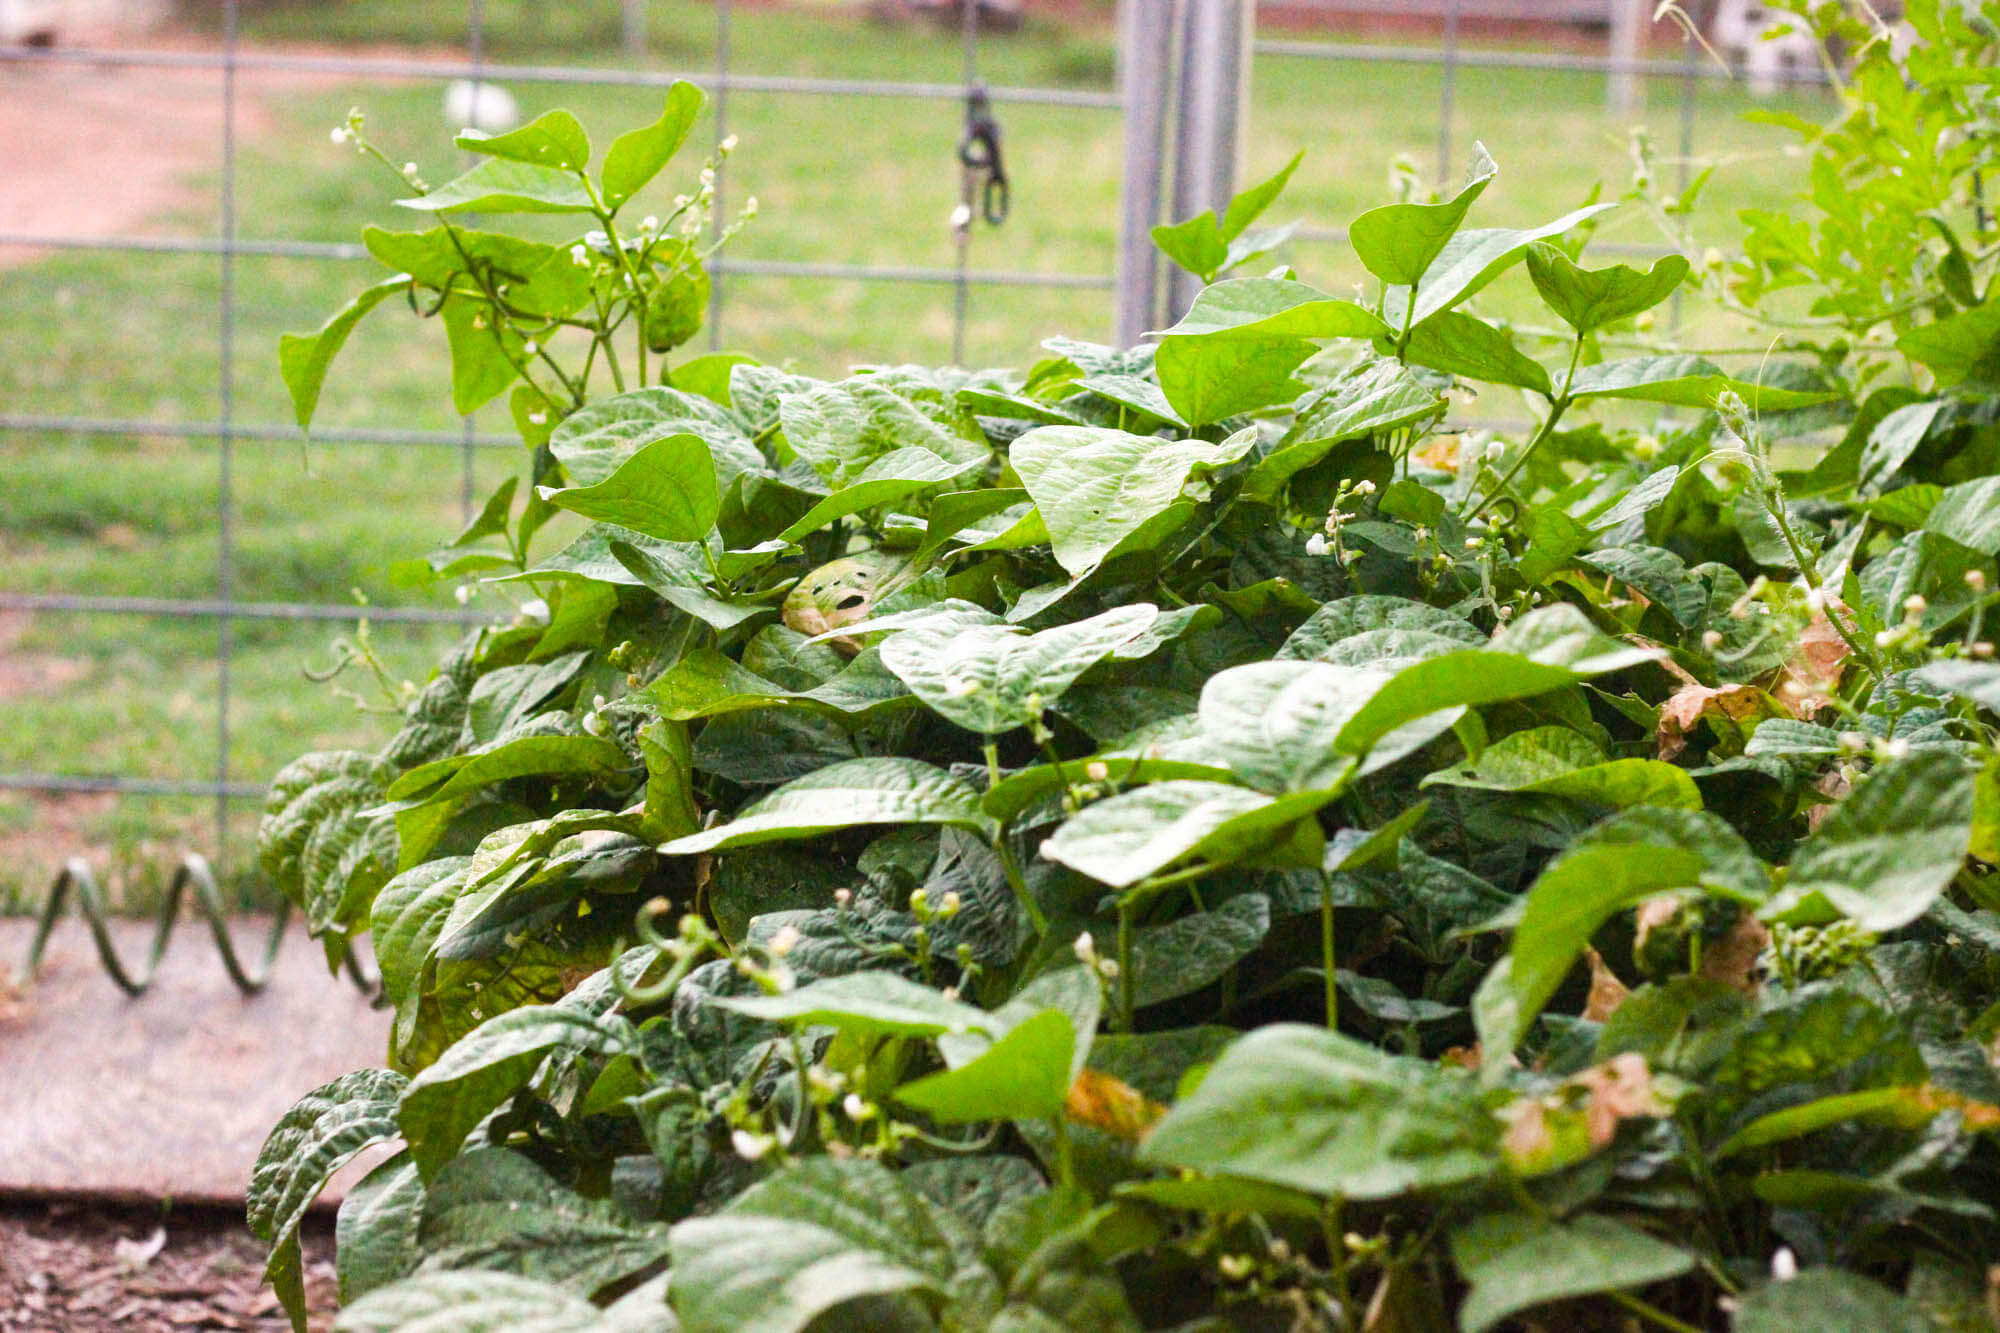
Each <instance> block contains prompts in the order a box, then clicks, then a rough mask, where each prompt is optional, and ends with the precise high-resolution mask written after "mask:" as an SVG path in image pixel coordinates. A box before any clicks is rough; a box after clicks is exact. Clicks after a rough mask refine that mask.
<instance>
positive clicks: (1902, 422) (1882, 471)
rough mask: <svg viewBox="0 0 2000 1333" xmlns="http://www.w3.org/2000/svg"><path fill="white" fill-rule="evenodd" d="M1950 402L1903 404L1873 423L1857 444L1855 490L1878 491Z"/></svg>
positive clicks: (1918, 443)
mask: <svg viewBox="0 0 2000 1333" xmlns="http://www.w3.org/2000/svg"><path fill="white" fill-rule="evenodd" d="M1950 405H1951V404H1950V400H1948V399H1944V398H1932V399H1929V400H1927V401H1924V402H1918V403H1906V404H1904V405H1903V406H1902V407H1899V408H1897V409H1896V410H1895V411H1893V412H1890V413H1889V414H1888V415H1886V416H1884V417H1883V418H1882V419H1881V420H1880V421H1878V422H1876V423H1875V426H1874V428H1873V429H1872V430H1870V431H1869V432H1868V439H1867V441H1866V443H1864V444H1863V445H1862V447H1861V459H1860V461H1859V463H1858V464H1857V465H1856V466H1857V467H1858V469H1859V476H1858V479H1857V481H1856V483H1855V487H1856V489H1857V490H1858V491H1860V492H1861V493H1862V494H1864V495H1872V494H1874V493H1875V492H1876V491H1878V490H1880V489H1881V487H1882V485H1883V484H1884V483H1885V482H1887V481H1888V479H1889V478H1890V477H1892V476H1894V475H1895V473H1896V471H1897V469H1899V468H1901V467H1902V466H1903V464H1905V463H1907V462H1908V461H1909V460H1910V455H1912V454H1914V453H1916V451H1917V449H1918V448H1919V447H1920V446H1921V445H1922V444H1923V442H1924V441H1925V440H1926V439H1928V438H1930V432H1931V427H1932V426H1934V425H1936V424H1937V419H1938V417H1939V416H1940V415H1942V414H1943V413H1944V411H1945V409H1946V408H1948V407H1949V406H1950Z"/></svg>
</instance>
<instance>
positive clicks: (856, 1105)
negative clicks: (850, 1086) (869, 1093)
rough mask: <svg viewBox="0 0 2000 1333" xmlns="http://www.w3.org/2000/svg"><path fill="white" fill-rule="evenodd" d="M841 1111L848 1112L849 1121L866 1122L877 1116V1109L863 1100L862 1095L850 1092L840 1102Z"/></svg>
mask: <svg viewBox="0 0 2000 1333" xmlns="http://www.w3.org/2000/svg"><path fill="white" fill-rule="evenodd" d="M840 1109H841V1110H843V1111H845V1112H847V1118H848V1119H849V1120H866V1119H867V1118H868V1117H869V1116H871V1115H874V1114H875V1108H874V1107H872V1106H870V1105H869V1104H868V1103H867V1102H865V1101H863V1100H861V1094H860V1093H858V1092H850V1093H848V1094H847V1096H845V1097H843V1098H842V1099H841V1102H840Z"/></svg>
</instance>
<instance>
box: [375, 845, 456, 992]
mask: <svg viewBox="0 0 2000 1333" xmlns="http://www.w3.org/2000/svg"><path fill="white" fill-rule="evenodd" d="M471 864H472V858H471V857H469V856H441V857H438V858H436V859H435V860H431V861H425V862H423V863H421V864H419V865H414V866H411V867H410V868H409V869H408V870H405V871H403V872H402V873H401V874H400V875H397V876H396V877H395V878H394V879H392V880H390V881H389V882H388V883H387V884H385V885H383V886H382V890H381V892H379V893H377V894H376V895H375V903H374V906H373V907H372V908H371V909H370V912H369V918H368V931H369V942H370V944H372V945H373V946H374V950H375V964H376V967H377V968H378V969H380V971H381V973H382V997H383V998H384V999H385V1000H387V1001H388V1002H389V1003H390V1004H391V1005H394V1006H399V1007H400V1006H401V1005H402V1004H403V1002H404V1001H406V1000H410V999H413V998H414V996H415V993H416V986H417V980H418V978H419V977H420V976H422V974H423V968H424V964H425V962H426V961H428V959H429V956H430V950H431V945H432V944H433V943H435V942H436V940H437V936H438V930H439V929H440V928H441V927H442V926H443V925H444V922H445V918H446V917H447V916H449V915H450V914H451V908H452V904H453V903H455V902H456V901H458V895H459V894H460V893H461V892H463V891H464V889H465V884H466V873H467V870H468V868H469V867H470V865H471Z"/></svg>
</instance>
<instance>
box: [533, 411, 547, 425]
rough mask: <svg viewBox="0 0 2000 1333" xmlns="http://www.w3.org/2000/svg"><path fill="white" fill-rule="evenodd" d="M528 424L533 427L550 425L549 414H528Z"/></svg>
mask: <svg viewBox="0 0 2000 1333" xmlns="http://www.w3.org/2000/svg"><path fill="white" fill-rule="evenodd" d="M528 424H529V425H531V426H546V425H548V424H549V414H548V413H547V412H530V413H528Z"/></svg>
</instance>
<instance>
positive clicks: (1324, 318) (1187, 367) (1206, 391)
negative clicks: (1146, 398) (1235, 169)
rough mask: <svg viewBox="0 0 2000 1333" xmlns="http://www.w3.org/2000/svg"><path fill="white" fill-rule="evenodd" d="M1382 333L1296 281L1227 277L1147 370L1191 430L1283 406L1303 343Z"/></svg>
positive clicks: (1374, 323) (1371, 318)
mask: <svg viewBox="0 0 2000 1333" xmlns="http://www.w3.org/2000/svg"><path fill="white" fill-rule="evenodd" d="M1387 332H1388V329H1387V327H1386V326H1384V325H1383V323H1382V321H1381V320H1380V319H1378V318H1377V317H1376V316H1375V315H1374V314H1372V313H1370V312H1369V311H1368V310H1366V309H1364V308H1363V307H1361V306H1359V305H1356V304H1355V303H1354V302H1352V301H1342V300H1336V299H1335V298H1333V297H1330V296H1328V295H1327V294H1326V293H1324V292H1321V291H1316V290H1314V289H1313V288H1311V287H1308V286H1306V285H1305V284H1304V283H1302V282H1295V281H1292V280H1290V279H1283V278H1235V279H1232V280H1230V281H1228V282H1219V283H1216V284H1215V285H1213V286H1211V287H1208V288H1206V289H1205V290H1203V292H1202V293H1201V295H1199V296H1197V297H1196V298H1195V301H1194V304H1193V305H1192V306H1191V307H1189V309H1188V312H1187V314H1186V315H1184V316H1183V317H1182V318H1181V321H1180V322H1179V323H1178V324H1176V325H1174V326H1173V327H1172V328H1171V329H1167V330H1165V331H1164V332H1162V333H1161V334H1160V335H1159V337H1160V344H1159V349H1158V351H1157V353H1156V355H1155V365H1156V367H1157V371H1158V375H1159V380H1160V388H1161V390H1162V391H1163V392H1164V393H1165V394H1166V397H1167V401H1168V402H1169V403H1170V404H1172V405H1173V408H1174V410H1175V411H1176V412H1178V413H1179V414H1180V416H1181V418H1182V419H1183V420H1184V421H1187V422H1189V423H1190V424H1192V425H1197V426H1199V425H1206V424H1208V423H1209V422H1212V421H1220V420H1221V419H1222V418H1224V417H1228V416H1233V415H1235V414H1236V413H1238V412H1245V411H1249V410H1251V409H1253V408H1258V407H1265V406H1268V405H1270V404H1272V403H1276V402H1279V401H1282V400H1288V399H1289V398H1290V397H1291V396H1292V394H1293V393H1295V392H1296V390H1295V389H1294V388H1293V387H1292V385H1293V381H1292V378H1291V376H1292V371H1293V370H1294V369H1296V368H1297V367H1298V365H1299V363H1300V362H1302V361H1304V360H1305V359H1306V357H1307V356H1309V355H1311V354H1312V350H1313V349H1312V345H1311V343H1310V342H1308V341H1306V340H1307V339H1314V338H1373V337H1376V336H1379V335H1382V334H1386V333H1387ZM1030 489H1032V487H1031V488H1030Z"/></svg>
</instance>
